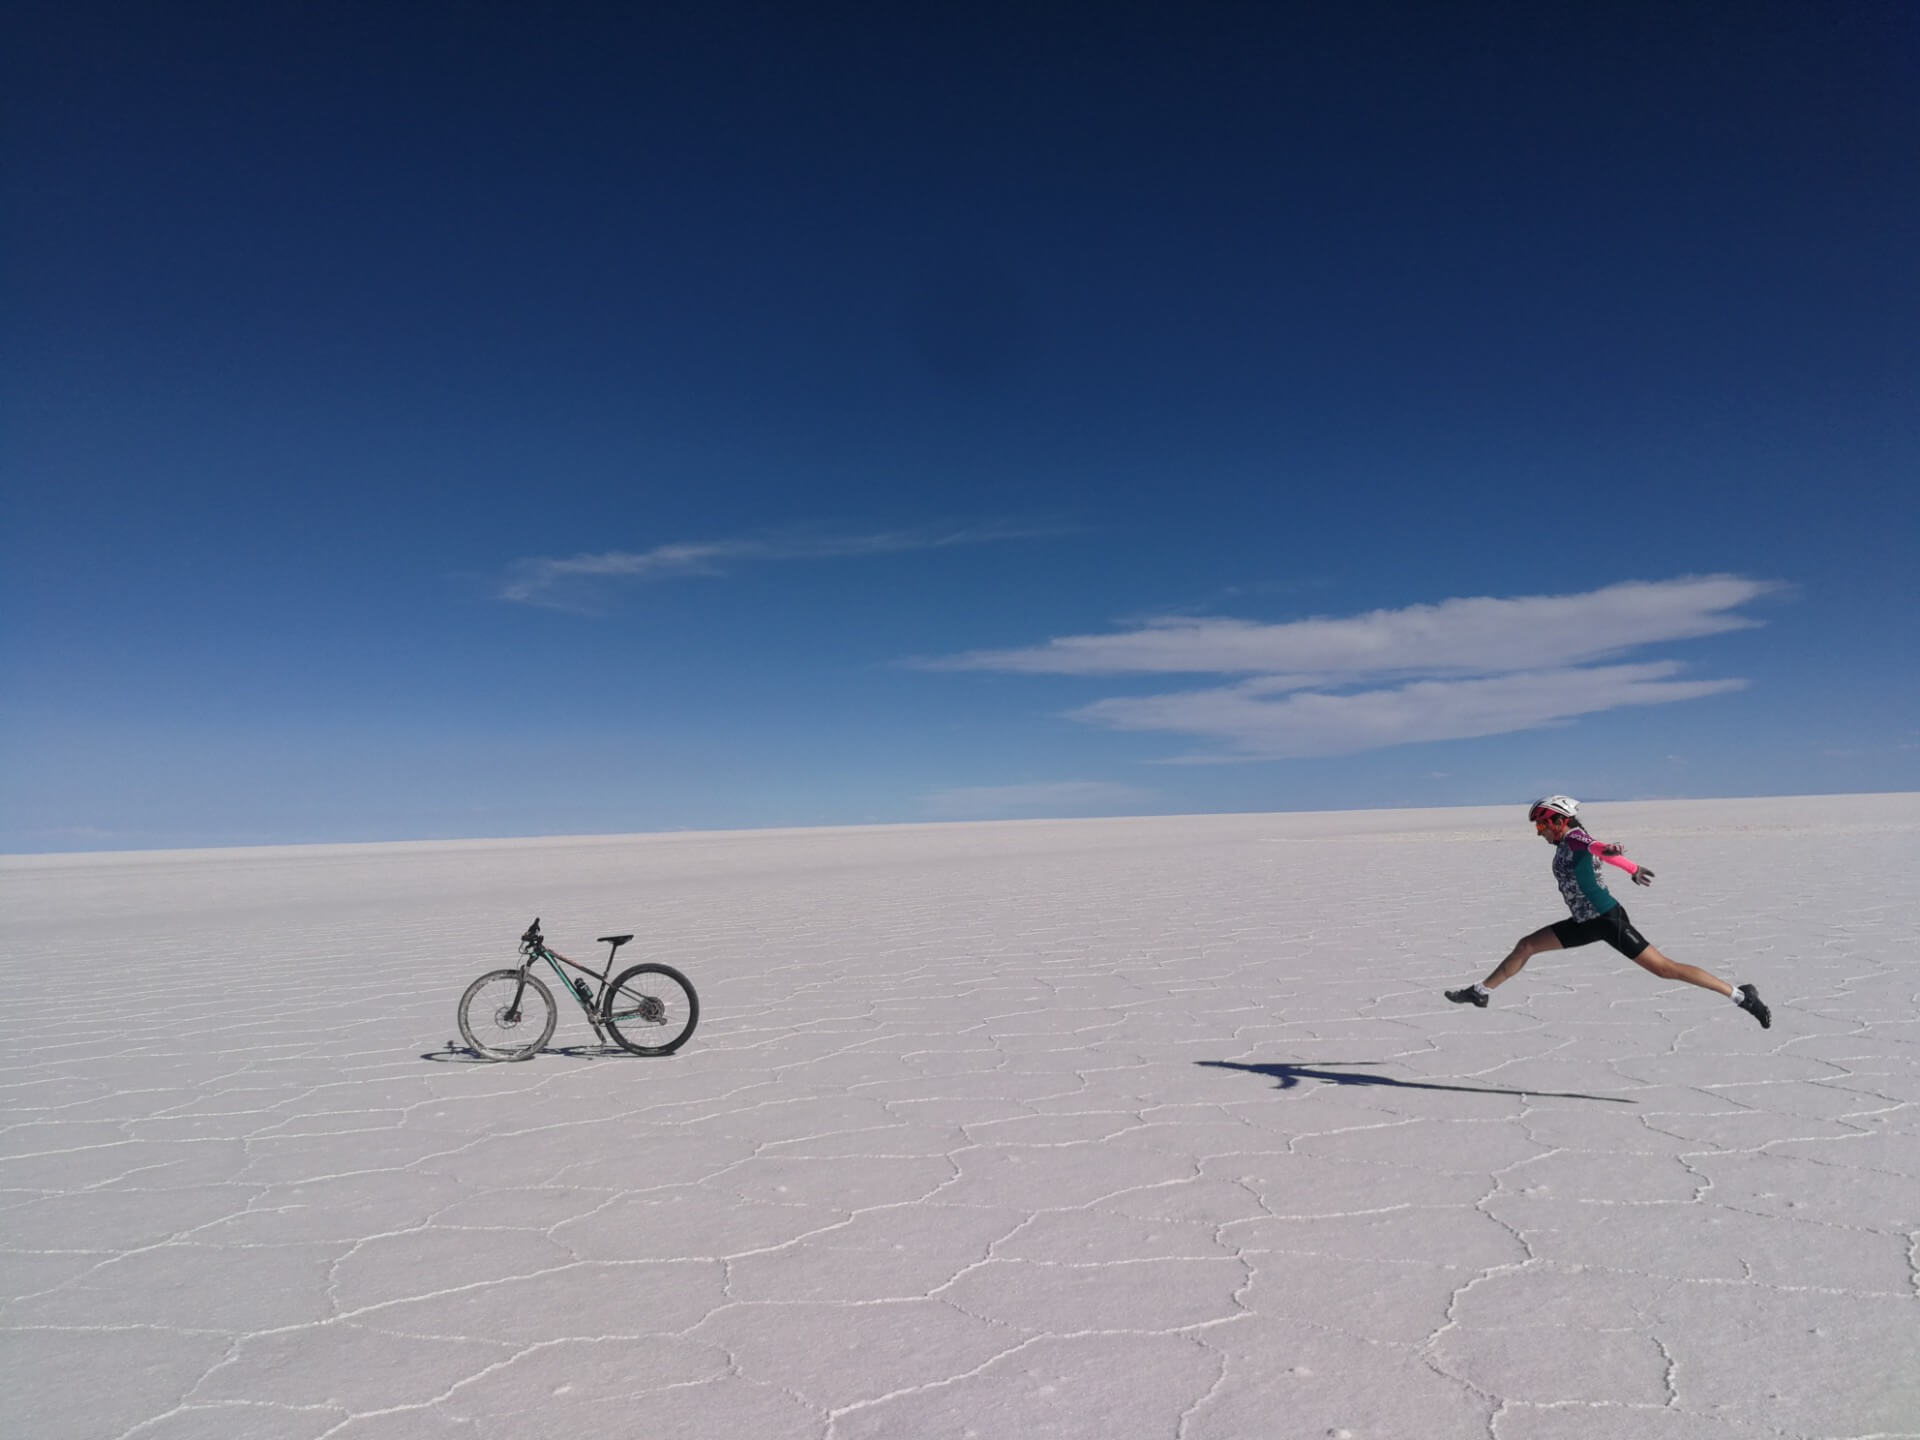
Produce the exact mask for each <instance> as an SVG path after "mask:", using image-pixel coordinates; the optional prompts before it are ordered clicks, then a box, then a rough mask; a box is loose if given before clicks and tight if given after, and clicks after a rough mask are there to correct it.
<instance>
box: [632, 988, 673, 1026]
mask: <svg viewBox="0 0 1920 1440" xmlns="http://www.w3.org/2000/svg"><path fill="white" fill-rule="evenodd" d="M638 1010H639V1014H640V1018H641V1019H642V1020H644V1021H646V1022H647V1024H649V1025H658V1024H659V1023H660V1022H661V1021H662V1020H664V1019H666V1018H667V1007H666V1006H665V1005H664V1004H663V1003H661V1000H660V998H659V996H657V995H642V996H641V997H640V1004H639V1006H638Z"/></svg>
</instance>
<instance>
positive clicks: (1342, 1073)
mask: <svg viewBox="0 0 1920 1440" xmlns="http://www.w3.org/2000/svg"><path fill="white" fill-rule="evenodd" d="M1194 1063H1195V1064H1196V1065H1210V1066H1212V1067H1213V1068H1214V1069H1216V1070H1245V1071H1246V1072H1247V1073H1248V1074H1250V1075H1269V1076H1272V1077H1273V1078H1274V1079H1275V1080H1278V1081H1279V1082H1280V1083H1279V1084H1278V1085H1276V1086H1274V1087H1273V1088H1274V1089H1276V1090H1292V1089H1295V1088H1297V1087H1298V1086H1299V1084H1300V1082H1301V1081H1302V1080H1318V1081H1320V1082H1322V1083H1323V1084H1327V1085H1385V1086H1390V1087H1392V1088H1393V1089H1396V1090H1458V1091H1460V1092H1461V1093H1462V1094H1465V1095H1519V1096H1523V1097H1532V1098H1535V1099H1540V1100H1604V1101H1606V1102H1608V1103H1609V1104H1612V1105H1632V1104H1635V1103H1636V1102H1635V1101H1632V1100H1629V1099H1627V1098H1626V1097H1625V1096H1624V1095H1580V1094H1573V1093H1568V1092H1566V1091H1560V1090H1501V1089H1497V1088H1495V1087H1493V1086H1488V1085H1436V1084H1434V1083H1432V1082H1431V1081H1426V1080H1394V1079H1390V1078H1389V1077H1387V1076H1385V1075H1357V1074H1355V1073H1354V1072H1353V1071H1351V1070H1326V1069H1321V1068H1318V1067H1316V1066H1312V1065H1242V1064H1240V1063H1239V1062H1238V1061H1236V1060H1196V1061H1195V1062H1194ZM1333 1063H1334V1064H1336V1065H1349V1064H1351V1065H1377V1064H1379V1063H1380V1062H1379V1061H1377V1060H1353V1061H1347V1060H1336V1061H1334V1062H1333Z"/></svg>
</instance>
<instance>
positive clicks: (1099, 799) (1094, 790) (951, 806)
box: [921, 780, 1154, 820]
mask: <svg viewBox="0 0 1920 1440" xmlns="http://www.w3.org/2000/svg"><path fill="white" fill-rule="evenodd" d="M1153 799H1154V794H1153V792H1152V791H1151V790H1145V789H1141V788H1140V787H1139V786H1135V785H1119V784H1115V783H1113V782H1110V781H1106V780H1049V781H1042V782H1040V783H1037V784H1032V785H966V786H961V787H959V788H957V789H953V790H936V791H934V792H933V793H932V794H930V795H927V796H925V797H924V798H923V799H922V801H921V808H922V809H923V810H925V811H926V813H927V814H929V815H931V816H933V817H934V818H935V819H939V820H1000V819H1017V818H1020V817H1023V816H1047V817H1061V818H1064V817H1071V816H1084V815H1112V814H1115V813H1125V812H1126V811H1128V810H1138V809H1139V808H1140V807H1142V806H1144V805H1146V804H1149V803H1150V802H1151V801H1152V800H1153Z"/></svg>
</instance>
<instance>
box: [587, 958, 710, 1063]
mask: <svg viewBox="0 0 1920 1440" xmlns="http://www.w3.org/2000/svg"><path fill="white" fill-rule="evenodd" d="M600 1023H601V1024H603V1025H605V1026H606V1027H607V1033H608V1034H610V1035H611V1036H613V1038H614V1040H615V1041H616V1042H618V1044H619V1046H620V1048H621V1049H623V1050H629V1051H631V1052H632V1053H633V1054H635V1055H671V1054H672V1053H673V1052H674V1051H676V1050H678V1049H679V1048H680V1047H681V1046H682V1045H684V1044H686V1043H687V1037H688V1036H689V1035H691V1034H693V1027H694V1026H695V1025H697V1024H699V1023H700V997H699V995H697V994H696V993H695V992H694V988H693V982H692V981H690V980H688V979H687V977H686V976H684V975H682V974H681V973H680V972H679V971H678V970H676V969H674V968H673V967H672V966H671V965H660V964H656V963H654V962H652V961H648V962H647V963H646V964H644V965H635V966H633V967H632V968H631V969H629V970H623V971H621V972H620V976H619V978H618V979H616V980H614V981H613V982H612V983H611V984H609V985H608V986H607V992H606V994H605V995H604V996H603V997H601V1001H600Z"/></svg>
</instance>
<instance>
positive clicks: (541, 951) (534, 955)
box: [512, 922, 620, 1044]
mask: <svg viewBox="0 0 1920 1440" xmlns="http://www.w3.org/2000/svg"><path fill="white" fill-rule="evenodd" d="M536 923H537V922H536ZM520 953H521V954H522V955H524V956H525V957H526V958H525V959H524V960H522V961H521V962H520V980H521V983H520V987H519V988H518V989H516V990H515V991H514V994H513V1007H512V1008H513V1009H514V1010H515V1011H518V1010H519V1008H520V996H521V995H522V994H523V993H525V990H526V977H527V972H528V971H530V970H531V969H532V968H533V963H534V961H536V960H544V961H546V962H547V967H548V968H549V969H551V970H552V971H553V973H554V974H555V975H556V976H557V977H558V978H559V980H560V988H561V989H562V990H564V991H566V993H567V994H568V995H569V996H570V997H571V998H572V1000H573V1003H574V1004H576V1005H578V1006H579V1007H580V1012H581V1013H582V1014H583V1015H585V1016H586V1017H587V1024H589V1025H591V1026H592V1027H593V1033H594V1035H595V1036H596V1037H597V1038H598V1039H599V1040H600V1042H601V1043H602V1044H605V1043H606V1039H607V1035H606V1031H604V1030H602V1029H601V1028H600V1013H599V1011H600V999H601V997H602V996H604V995H605V993H606V987H607V980H608V977H610V976H611V975H612V974H613V958H614V956H615V955H618V954H619V953H620V947H619V946H617V945H616V946H615V947H614V948H613V949H612V950H611V951H610V952H609V953H608V955H607V968H606V969H604V970H590V969H588V968H587V967H586V966H585V965H582V964H581V963H580V962H579V961H578V960H569V959H568V958H567V957H566V956H565V955H562V954H561V953H560V952H559V951H557V950H555V949H553V948H552V947H551V946H549V945H548V944H547V942H546V941H545V940H544V939H542V938H541V935H540V932H539V930H538V928H535V929H532V930H529V931H528V932H527V933H526V934H525V935H523V936H521V937H520ZM563 965H564V966H566V967H567V969H568V970H578V971H579V972H580V973H581V974H582V975H590V976H592V977H593V979H594V980H595V981H597V982H598V988H597V989H596V990H595V992H594V998H593V999H592V1000H588V999H587V998H586V997H584V996H582V995H581V993H580V992H579V991H578V990H576V989H575V988H574V982H573V980H572V979H571V978H570V977H569V976H568V975H567V971H566V970H563V969H561V968H560V967H561V966H563Z"/></svg>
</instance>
